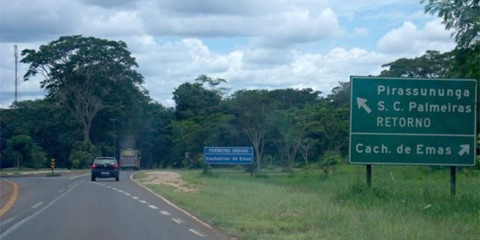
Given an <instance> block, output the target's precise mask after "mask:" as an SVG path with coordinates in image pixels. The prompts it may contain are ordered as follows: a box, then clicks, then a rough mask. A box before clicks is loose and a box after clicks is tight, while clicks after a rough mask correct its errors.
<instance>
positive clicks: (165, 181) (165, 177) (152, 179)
mask: <svg viewBox="0 0 480 240" xmlns="http://www.w3.org/2000/svg"><path fill="white" fill-rule="evenodd" d="M145 174H146V177H145V178H142V179H139V181H140V182H141V183H142V184H161V185H167V186H171V187H173V188H174V189H175V190H174V191H175V192H188V193H196V192H198V190H197V189H195V188H193V187H190V186H188V185H187V183H186V182H185V181H184V180H183V179H182V177H181V176H180V174H179V173H176V172H161V171H153V172H145Z"/></svg>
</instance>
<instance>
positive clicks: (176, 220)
mask: <svg viewBox="0 0 480 240" xmlns="http://www.w3.org/2000/svg"><path fill="white" fill-rule="evenodd" d="M172 221H174V222H176V223H177V224H182V223H183V220H182V219H180V218H172Z"/></svg>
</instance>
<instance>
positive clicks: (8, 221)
mask: <svg viewBox="0 0 480 240" xmlns="http://www.w3.org/2000/svg"><path fill="white" fill-rule="evenodd" d="M13 220H15V218H14V217H11V218H9V219H6V220H4V221H2V223H0V225H2V226H3V225H6V224H8V223H10V222H11V221H13Z"/></svg>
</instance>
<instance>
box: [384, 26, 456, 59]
mask: <svg viewBox="0 0 480 240" xmlns="http://www.w3.org/2000/svg"><path fill="white" fill-rule="evenodd" d="M453 47H455V42H454V41H453V40H452V39H451V38H450V33H449V32H448V31H446V30H445V29H444V26H443V25H442V24H441V22H440V21H439V20H438V19H437V20H434V21H430V22H427V23H426V24H425V26H424V28H423V29H418V27H417V26H416V25H415V24H414V23H412V22H409V21H407V22H404V23H403V25H402V26H401V27H399V28H396V29H393V30H391V31H390V32H388V33H387V34H385V35H384V36H383V37H382V38H381V39H380V40H379V41H378V43H377V48H378V50H379V51H381V52H385V53H395V54H399V53H402V54H405V55H408V56H414V55H419V54H423V53H424V52H425V51H426V50H430V49H435V50H439V51H442V52H443V51H450V50H451V49H453Z"/></svg>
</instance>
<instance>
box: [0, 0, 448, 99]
mask: <svg viewBox="0 0 480 240" xmlns="http://www.w3.org/2000/svg"><path fill="white" fill-rule="evenodd" d="M423 7H424V6H423V5H422V4H421V3H420V1H419V0H382V1H378V0H377V1H373V0H356V1H353V0H351V1H347V0H344V1H333V0H332V1H328V0H182V1H179V0H35V1H31V0H15V1H12V0H0V56H1V59H0V107H1V108H6V107H8V106H10V104H11V103H12V102H13V100H14V91H15V58H14V47H13V46H14V45H15V44H16V45H17V46H18V49H19V53H20V52H21V50H23V49H38V48H39V46H40V45H43V44H48V43H49V42H51V41H54V40H57V39H58V38H59V37H60V36H67V35H83V36H85V37H87V36H93V37H97V38H104V39H109V40H117V41H119V40H121V41H124V42H126V43H127V45H128V49H129V50H130V52H131V53H132V55H133V56H134V57H135V58H136V60H137V63H138V64H139V68H138V69H137V71H138V72H140V73H141V74H142V75H143V76H144V78H145V84H144V87H145V88H146V89H147V90H148V91H149V93H150V97H151V98H152V99H153V100H155V101H157V102H159V103H161V104H163V105H165V106H168V107H173V106H174V105H175V103H174V101H173V100H172V92H173V91H174V90H175V88H177V87H178V86H179V85H181V84H182V83H185V82H193V81H194V79H195V78H196V77H198V76H199V75H202V74H205V75H208V76H210V77H213V78H217V77H219V78H223V79H226V80H227V83H226V84H225V85H224V87H227V88H229V89H230V93H233V92H235V91H238V90H243V89H268V90H273V89H284V88H295V89H302V88H312V89H314V90H316V91H320V92H322V94H324V95H326V94H328V93H330V91H331V90H332V88H334V87H336V86H338V85H339V82H346V81H349V78H350V76H352V75H355V76H367V75H378V74H379V73H380V72H381V71H382V65H383V64H386V63H389V62H392V61H395V60H396V59H399V58H412V57H417V56H421V55H422V54H424V53H425V51H426V50H438V51H440V52H445V51H450V50H452V49H453V48H454V47H455V42H454V40H453V39H452V38H451V37H450V35H451V32H449V31H446V30H445V28H444V25H443V24H442V23H441V20H440V19H438V18H436V17H435V16H432V15H427V14H425V13H424V9H423ZM19 55H20V54H19ZM20 59H21V56H19V60H20ZM27 67H28V65H26V64H21V63H19V65H18V100H28V99H39V98H42V97H43V96H44V95H45V92H44V91H43V90H42V89H41V87H40V81H41V80H42V78H41V77H40V76H39V77H36V78H31V79H30V80H29V81H23V75H24V74H25V72H26V69H27Z"/></svg>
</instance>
